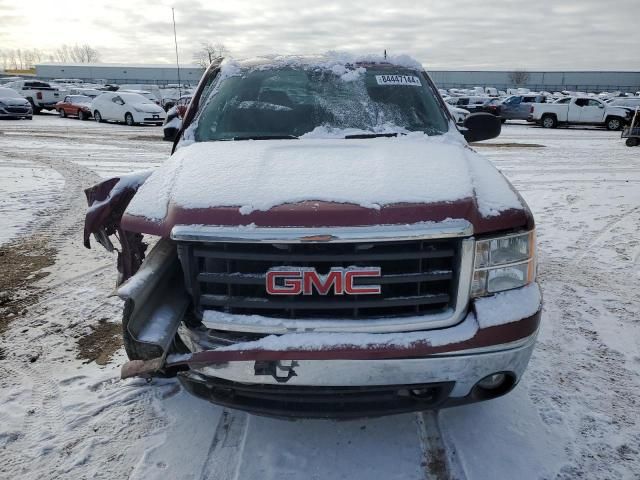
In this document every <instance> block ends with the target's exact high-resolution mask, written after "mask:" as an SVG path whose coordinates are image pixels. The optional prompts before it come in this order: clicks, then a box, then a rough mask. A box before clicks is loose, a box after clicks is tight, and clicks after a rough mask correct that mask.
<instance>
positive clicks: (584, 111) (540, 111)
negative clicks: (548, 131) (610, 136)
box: [528, 96, 633, 130]
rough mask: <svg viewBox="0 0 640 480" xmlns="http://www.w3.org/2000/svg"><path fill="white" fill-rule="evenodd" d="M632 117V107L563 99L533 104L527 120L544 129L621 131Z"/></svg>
mask: <svg viewBox="0 0 640 480" xmlns="http://www.w3.org/2000/svg"><path fill="white" fill-rule="evenodd" d="M632 115H633V108H632V107H621V106H608V105H607V104H606V103H605V102H603V101H602V100H600V99H598V98H592V97H585V96H580V97H565V98H561V99H560V100H557V101H556V102H554V103H534V104H532V105H531V107H530V115H529V118H528V120H529V121H532V122H536V123H538V124H540V125H542V126H543V127H544V128H556V127H557V126H558V125H600V126H606V127H607V129H608V130H621V129H622V127H624V125H626V124H628V123H629V121H630V120H631V117H632Z"/></svg>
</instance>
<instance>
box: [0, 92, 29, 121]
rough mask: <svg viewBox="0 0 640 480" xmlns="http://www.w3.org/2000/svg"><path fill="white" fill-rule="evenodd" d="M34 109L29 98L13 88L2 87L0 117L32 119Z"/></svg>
mask: <svg viewBox="0 0 640 480" xmlns="http://www.w3.org/2000/svg"><path fill="white" fill-rule="evenodd" d="M32 115H33V110H32V108H31V104H30V103H29V101H28V100H26V99H25V98H23V97H22V96H21V95H20V94H19V93H18V92H16V91H15V90H13V89H12V88H6V87H0V118H26V119H27V120H31V118H32Z"/></svg>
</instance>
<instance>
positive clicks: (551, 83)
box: [429, 70, 640, 92]
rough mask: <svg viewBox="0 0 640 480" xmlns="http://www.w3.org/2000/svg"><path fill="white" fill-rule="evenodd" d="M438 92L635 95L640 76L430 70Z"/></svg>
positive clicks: (602, 73) (632, 74)
mask: <svg viewBox="0 0 640 480" xmlns="http://www.w3.org/2000/svg"><path fill="white" fill-rule="evenodd" d="M429 74H430V75H431V78H432V79H433V81H434V82H435V84H436V85H437V86H438V88H472V87H475V86H479V87H495V88H498V89H500V90H506V89H507V88H517V87H526V88H529V89H530V90H533V91H549V92H555V91H562V90H571V91H586V92H605V91H608V92H612V91H617V90H619V91H624V92H637V91H639V90H640V72H587V71H584V72H569V71H567V72H544V71H536V72H533V71H525V70H520V71H451V70H430V71H429Z"/></svg>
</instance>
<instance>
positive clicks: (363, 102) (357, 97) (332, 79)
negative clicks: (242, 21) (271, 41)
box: [195, 67, 448, 141]
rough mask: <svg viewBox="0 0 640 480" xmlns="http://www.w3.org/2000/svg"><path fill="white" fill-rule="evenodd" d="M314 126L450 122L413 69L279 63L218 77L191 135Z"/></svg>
mask: <svg viewBox="0 0 640 480" xmlns="http://www.w3.org/2000/svg"><path fill="white" fill-rule="evenodd" d="M318 128H319V129H321V130H325V129H326V130H329V131H331V130H334V129H340V130H343V129H349V130H351V131H352V132H353V131H356V132H358V133H364V134H366V133H372V134H375V133H391V132H395V133H398V132H400V133H402V132H404V131H421V132H425V133H427V134H428V135H439V134H442V133H444V132H446V131H447V130H448V120H447V117H446V116H445V114H444V113H443V111H442V109H441V107H440V105H439V103H438V102H437V100H436V98H435V96H434V93H433V92H432V91H431V89H430V88H429V87H428V86H427V83H426V80H425V78H424V77H423V76H422V75H420V73H418V72H416V71H414V70H409V69H404V68H400V67H397V68H384V67H378V68H371V67H368V68H367V69H366V70H365V69H364V68H358V69H355V70H349V71H346V73H345V72H336V71H335V69H334V71H331V70H325V69H321V68H309V69H303V68H292V67H283V68H272V69H260V70H251V71H245V72H243V73H242V74H241V75H237V76H231V77H227V78H225V79H223V80H222V81H221V82H220V84H219V85H217V86H216V88H214V90H213V94H212V96H211V98H210V100H209V102H208V103H207V104H206V105H205V107H204V109H203V110H202V112H201V114H200V118H199V119H198V123H197V127H196V129H195V140H196V141H209V140H230V139H241V138H273V137H278V138H291V137H299V136H301V135H304V134H305V133H309V132H311V131H313V130H315V129H318Z"/></svg>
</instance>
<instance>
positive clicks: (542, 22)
mask: <svg viewBox="0 0 640 480" xmlns="http://www.w3.org/2000/svg"><path fill="white" fill-rule="evenodd" d="M172 6H173V7H175V9H176V23H177V29H178V42H179V46H180V49H179V50H180V55H181V63H190V62H191V60H192V57H193V52H194V51H195V50H197V49H198V48H199V45H200V43H201V42H205V41H210V42H213V43H216V42H222V43H224V44H225V45H226V46H227V48H228V49H229V50H230V51H231V53H232V54H233V55H234V56H236V57H244V56H250V55H256V54H261V53H275V52H277V53H322V52H325V51H328V50H347V51H356V52H374V53H381V52H382V50H383V49H385V48H386V49H387V50H388V51H389V52H391V53H394V54H397V53H407V54H410V55H412V56H413V57H415V58H416V59H418V60H419V61H421V62H422V63H423V64H424V65H425V66H426V67H427V68H451V69H470V68H478V69H492V68H496V69H516V68H524V69H529V70H534V69H556V70H559V69H567V70H575V69H593V70H609V69H619V70H640V55H639V54H638V45H640V28H639V26H640V0H616V1H615V2H605V1H602V0H575V1H571V2H568V1H561V0H528V1H522V0H448V1H447V0H423V1H420V2H418V1H414V2H409V1H404V0H390V1H386V2H380V1H377V0H367V1H360V0H343V1H341V2H331V1H323V2H305V1H300V0H297V1H289V0H253V1H251V0H249V1H245V0H227V1H220V0H218V1H212V0H106V1H96V0H30V1H28V2H20V1H17V0H0V49H9V48H34V47H35V48H40V49H43V50H46V49H50V48H53V47H55V46H58V45H60V44H63V43H67V44H75V43H80V44H81V43H89V44H90V45H92V46H94V47H95V48H97V49H98V50H99V52H100V54H101V60H102V61H103V62H118V63H133V62H142V63H164V62H173V61H175V56H174V55H175V53H174V45H173V31H172V27H171V7H172Z"/></svg>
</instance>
